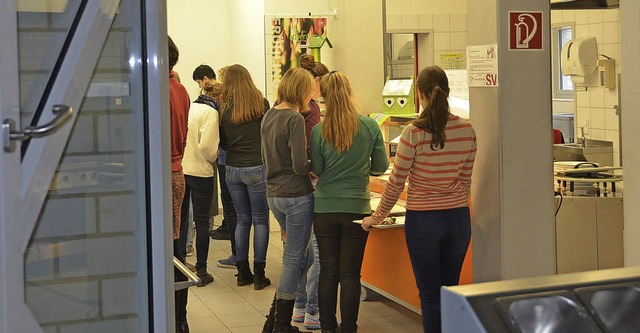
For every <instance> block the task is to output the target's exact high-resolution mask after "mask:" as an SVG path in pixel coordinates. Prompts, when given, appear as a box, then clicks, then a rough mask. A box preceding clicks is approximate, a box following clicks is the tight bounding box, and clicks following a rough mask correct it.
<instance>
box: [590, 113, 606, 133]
mask: <svg viewBox="0 0 640 333" xmlns="http://www.w3.org/2000/svg"><path fill="white" fill-rule="evenodd" d="M589 127H590V128H591V129H594V128H595V129H604V109H600V108H591V125H590V126H589Z"/></svg>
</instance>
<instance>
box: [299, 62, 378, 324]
mask: <svg viewBox="0 0 640 333" xmlns="http://www.w3.org/2000/svg"><path fill="white" fill-rule="evenodd" d="M320 92H321V93H322V97H324V101H325V105H326V108H327V110H326V113H325V118H324V120H323V122H322V123H320V124H318V125H316V126H315V127H314V128H313V130H312V131H311V169H312V170H313V172H314V173H315V174H316V175H318V177H319V180H318V185H317V187H316V191H315V193H314V200H315V201H314V214H313V228H314V232H315V235H316V239H317V241H318V248H319V250H320V251H319V252H320V279H319V284H318V305H319V310H320V325H321V328H322V332H327V333H329V332H330V333H334V332H338V329H339V332H342V333H355V332H357V329H358V326H357V324H356V322H357V320H358V310H359V306H360V269H361V267H362V259H363V257H364V248H365V245H366V243H367V236H368V233H367V232H365V231H364V230H362V228H360V226H358V225H357V224H355V223H353V221H354V220H360V219H362V218H363V217H365V216H366V215H368V214H370V213H371V204H370V202H369V198H370V193H369V175H370V174H374V175H379V174H382V173H384V172H385V171H386V170H387V168H388V167H389V159H388V157H387V152H386V149H385V146H384V140H383V139H382V132H381V131H380V127H378V123H376V121H375V120H373V119H371V118H369V117H367V116H363V115H360V114H359V112H358V109H357V108H356V105H355V104H354V103H353V101H352V90H351V85H350V84H349V81H348V80H347V77H346V76H344V75H343V74H341V73H339V72H331V73H329V74H327V75H325V76H323V77H322V79H321V80H320ZM338 284H340V313H341V315H340V317H341V319H342V323H341V325H340V327H338V322H337V320H336V305H337V295H338Z"/></svg>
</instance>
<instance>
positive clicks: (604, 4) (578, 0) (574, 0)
mask: <svg viewBox="0 0 640 333" xmlns="http://www.w3.org/2000/svg"><path fill="white" fill-rule="evenodd" d="M619 5H620V0H551V9H604V8H618V6H619Z"/></svg>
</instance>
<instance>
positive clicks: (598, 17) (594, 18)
mask: <svg viewBox="0 0 640 333" xmlns="http://www.w3.org/2000/svg"><path fill="white" fill-rule="evenodd" d="M588 13H589V23H602V10H589V11H588Z"/></svg>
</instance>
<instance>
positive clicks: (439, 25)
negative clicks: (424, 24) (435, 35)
mask: <svg viewBox="0 0 640 333" xmlns="http://www.w3.org/2000/svg"><path fill="white" fill-rule="evenodd" d="M433 30H434V31H435V32H444V31H451V28H450V26H449V14H434V15H433Z"/></svg>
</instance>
